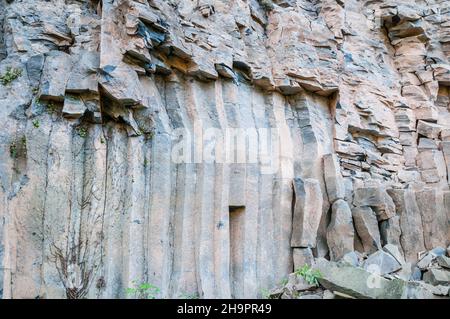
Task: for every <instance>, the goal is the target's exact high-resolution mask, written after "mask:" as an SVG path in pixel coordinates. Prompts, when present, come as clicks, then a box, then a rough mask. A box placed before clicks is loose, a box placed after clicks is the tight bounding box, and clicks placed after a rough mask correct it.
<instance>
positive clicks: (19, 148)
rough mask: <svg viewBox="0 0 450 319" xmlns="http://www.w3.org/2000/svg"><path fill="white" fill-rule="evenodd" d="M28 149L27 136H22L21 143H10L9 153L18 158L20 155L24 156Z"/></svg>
mask: <svg viewBox="0 0 450 319" xmlns="http://www.w3.org/2000/svg"><path fill="white" fill-rule="evenodd" d="M26 151H27V138H26V137H25V136H22V138H21V139H20V143H18V142H12V143H11V144H10V145H9V155H10V156H11V158H18V157H19V156H23V155H24V154H26Z"/></svg>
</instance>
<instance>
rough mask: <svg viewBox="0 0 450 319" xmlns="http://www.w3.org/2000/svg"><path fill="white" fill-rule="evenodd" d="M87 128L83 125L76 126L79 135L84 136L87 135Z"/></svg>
mask: <svg viewBox="0 0 450 319" xmlns="http://www.w3.org/2000/svg"><path fill="white" fill-rule="evenodd" d="M87 133H88V132H87V129H86V128H85V127H78V128H77V134H78V136H79V137H82V138H85V137H86V136H87Z"/></svg>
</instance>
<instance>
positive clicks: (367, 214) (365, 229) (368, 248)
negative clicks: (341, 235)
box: [352, 206, 381, 254]
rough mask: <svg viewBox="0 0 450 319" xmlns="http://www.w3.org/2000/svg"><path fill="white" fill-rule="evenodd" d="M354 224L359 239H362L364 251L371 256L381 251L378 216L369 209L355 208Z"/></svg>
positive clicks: (353, 212) (364, 207)
mask: <svg viewBox="0 0 450 319" xmlns="http://www.w3.org/2000/svg"><path fill="white" fill-rule="evenodd" d="M352 216H353V223H354V225H355V229H356V232H357V233H358V236H359V238H361V241H362V244H363V246H364V251H365V252H366V253H368V254H371V253H373V252H375V251H377V250H379V249H381V239H380V231H379V229H378V221H377V216H376V215H375V213H374V211H373V210H372V209H371V208H370V207H368V206H363V207H355V208H353V209H352Z"/></svg>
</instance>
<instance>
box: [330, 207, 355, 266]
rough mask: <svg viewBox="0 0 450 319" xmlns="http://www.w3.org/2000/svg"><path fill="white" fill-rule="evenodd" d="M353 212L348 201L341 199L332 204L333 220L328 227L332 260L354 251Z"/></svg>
mask: <svg viewBox="0 0 450 319" xmlns="http://www.w3.org/2000/svg"><path fill="white" fill-rule="evenodd" d="M354 236H355V230H354V228H353V221H352V212H351V210H350V207H349V206H348V204H347V202H346V201H344V200H342V199H340V200H337V201H336V202H334V204H333V206H332V213H331V221H330V224H329V225H328V228H327V243H328V247H329V248H330V258H331V260H339V259H341V258H342V257H343V256H344V255H345V254H346V253H349V252H352V251H353V237H354Z"/></svg>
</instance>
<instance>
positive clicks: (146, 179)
mask: <svg viewBox="0 0 450 319" xmlns="http://www.w3.org/2000/svg"><path fill="white" fill-rule="evenodd" d="M449 23H450V11H449V10H448V8H446V3H445V1H442V0H427V1H415V2H411V1H409V2H408V1H401V2H399V1H397V2H395V1H388V0H383V1H357V0H347V1H334V0H333V1H331V0H317V1H254V0H252V1H241V0H230V1H209V0H208V1H181V0H171V1H164V0H153V1H142V0H115V1H112V0H107V1H106V0H104V1H97V0H96V1H66V0H52V1H5V0H0V106H1V107H0V127H1V128H2V129H1V130H0V203H1V204H0V295H1V294H2V292H3V296H2V297H4V298H62V297H70V298H74V297H76V298H82V297H88V298H121V297H125V296H126V295H125V289H124V288H127V287H130V286H132V285H133V281H137V282H138V283H143V282H148V283H151V284H152V285H155V286H157V287H158V288H159V289H160V292H159V294H158V295H157V296H156V297H164V298H170V297H183V296H185V295H192V296H199V297H206V298H207V297H221V298H229V297H236V298H240V297H247V298H253V297H261V293H260V292H261V291H263V290H264V289H266V288H268V287H271V286H272V285H273V284H274V283H276V282H279V281H280V280H281V279H283V277H285V276H287V275H288V274H289V273H290V272H291V271H292V268H293V263H294V264H295V266H296V267H297V266H299V264H302V263H308V264H309V263H312V262H313V261H312V256H313V254H314V255H316V256H328V251H330V257H331V258H332V259H339V258H342V259H343V261H344V262H346V265H347V266H348V265H349V264H350V265H355V266H356V265H359V264H360V262H361V259H362V256H364V254H360V252H361V253H362V252H363V251H364V250H365V251H367V252H372V251H374V250H375V248H380V241H381V244H383V245H384V247H383V249H384V250H383V251H384V252H385V253H386V254H390V255H392V256H393V258H395V259H396V260H397V261H398V262H400V263H401V261H400V260H399V259H400V256H401V255H404V256H405V258H406V260H407V263H405V266H404V267H403V268H402V269H401V270H399V271H397V272H395V273H392V274H388V275H389V277H395V276H399V277H400V276H402V278H408V277H414V278H416V279H420V270H419V272H417V269H418V268H415V266H414V265H415V263H416V261H417V259H418V258H419V257H422V256H424V254H423V252H424V251H426V249H428V250H429V249H431V248H433V250H432V252H429V253H428V254H426V255H425V256H424V257H423V258H422V259H421V260H420V261H419V263H418V264H417V265H418V266H419V267H420V269H422V270H423V271H424V272H425V271H431V269H438V268H439V267H443V266H440V265H445V264H446V263H445V261H446V260H445V259H443V258H439V259H438V258H437V254H441V255H442V254H443V251H444V249H443V248H440V249H437V248H436V247H435V246H436V245H440V246H442V247H448V245H449V244H450V242H449V234H450V223H448V221H449V220H450V191H448V189H449V188H448V181H449V180H450V178H449V176H450V175H449V171H450V170H449V167H450V165H449V163H450V159H449V158H450V156H449V153H450V151H449V145H448V143H449V142H450V112H449V109H450V88H449V87H450V63H449V61H450V60H449V57H450V49H449V44H450V41H449V39H450V28H449V27H448V26H449ZM230 133H231V134H230ZM234 133H236V134H238V135H239V134H240V135H241V136H235V137H232V138H230V139H228V140H227V138H229V137H231V136H230V135H233V134H234ZM241 133H242V134H241ZM211 135H214V136H213V137H211ZM230 142H231V143H230ZM234 142H236V145H238V146H237V148H238V149H239V150H238V152H236V153H237V154H233V155H231V154H225V155H230V156H229V157H227V156H225V155H224V157H226V159H225V160H224V159H223V158H222V159H221V155H223V154H222V153H226V152H223V151H224V147H225V146H229V144H233V143H234ZM194 143H195V145H193V144H194ZM213 146H214V147H213ZM212 148H214V150H212ZM242 150H243V152H241V153H245V154H239V153H240V152H239V151H242ZM201 151H203V152H201ZM234 155H236V156H234ZM242 155H243V156H242ZM230 158H234V159H233V160H232V163H230V161H229V159H230ZM181 159H182V160H181ZM294 177H301V178H302V179H303V182H304V185H301V183H299V181H298V180H297V179H296V180H294ZM293 180H294V182H293ZM293 183H294V189H293V187H292V184H293ZM294 190H295V193H294ZM386 190H387V191H386ZM441 192H442V193H441ZM441 194H443V196H441ZM442 197H443V199H442ZM293 203H295V204H294V205H293ZM331 205H332V208H331V211H330V212H329V207H330V206H331ZM351 211H353V219H354V221H355V223H354V224H355V225H352V212H351ZM362 211H365V212H370V214H368V215H366V214H362V213H361V212H362ZM373 213H374V214H375V215H376V219H377V220H375V219H374V215H373ZM293 219H295V221H293ZM377 222H378V223H379V233H380V237H381V238H380V239H381V240H380V239H378V235H377V234H378V231H377ZM353 227H355V228H356V230H357V232H358V235H359V236H354V229H353ZM360 241H361V242H362V243H360ZM390 244H392V245H396V246H397V248H398V252H397V250H396V249H394V248H393V247H392V246H390ZM353 245H354V247H353ZM314 246H315V248H313V247H314ZM328 246H329V247H328ZM354 249H356V250H359V252H356V251H353V250H354ZM375 254H378V255H382V256H385V254H384V253H379V252H375ZM369 258H370V257H369ZM386 258H387V259H389V260H390V261H392V259H391V258H389V257H386ZM372 259H376V258H375V257H372ZM70 260H80V262H81V265H82V267H81V268H82V269H80V270H79V271H80V272H81V274H79V273H75V272H76V271H78V268H77V267H73V265H70V264H69V263H68V261H70ZM394 264H395V263H394ZM439 270H441V269H439ZM346 271H347V270H346ZM361 271H363V269H359V270H356V272H355V277H359V278H362V277H364V276H366V275H367V273H361ZM411 273H412V274H411ZM338 274H340V272H338ZM346 274H347V275H348V274H350V270H349V271H348V272H347V273H346ZM73 275H76V276H75V277H77V278H78V276H79V275H81V278H83V285H81V286H80V287H75V288H74V289H65V287H67V285H66V284H67V281H68V280H69V279H70V278H71V277H72V276H73ZM431 275H432V273H431V272H430V274H429V275H427V276H431ZM68 277H69V278H68ZM435 277H436V276H435ZM405 280H406V279H405ZM330 281H331V280H330ZM397 283H398V281H397ZM391 284H392V283H387V282H386V281H383V286H384V287H385V288H386V289H387V291H385V290H382V291H377V292H376V293H375V294H371V292H366V291H365V290H364V289H359V288H357V289H356V288H355V289H356V291H357V293H355V294H353V295H352V296H351V297H353V296H358V297H362V296H365V297H379V296H381V295H382V294H386V295H387V296H389V297H392V296H394V295H395V296H399V294H392V291H389V289H391V288H393V287H391ZM416 284H417V285H416ZM422 284H423V283H414V285H411V283H407V284H406V286H407V287H406V288H405V289H404V291H403V292H404V294H402V296H404V295H406V296H407V297H410V296H413V297H420V296H421V297H424V296H426V292H427V291H428V292H429V290H430V289H432V290H433V293H434V294H441V295H442V294H445V292H446V290H445V289H443V288H440V287H439V286H432V288H429V287H428V288H427V286H424V287H422V286H421V285H422ZM339 286H342V285H341V284H339ZM344 286H345V285H344ZM428 286H429V285H428ZM336 287H337V285H336ZM347 288H349V287H347ZM347 288H345V287H344V290H345V291H347V290H346V289H347ZM394 288H395V287H394ZM318 290H319V292H318V293H317V294H316V295H315V296H314V295H311V294H308V295H306V296H301V297H302V298H312V297H317V295H320V296H321V295H325V293H323V292H321V291H320V290H321V288H319V289H318ZM345 291H343V290H340V291H336V295H338V294H339V295H340V296H344V295H347V296H348V294H349V293H350V294H351V291H353V289H352V288H349V289H348V291H347V292H348V293H347V294H346V293H345ZM424 291H425V292H424ZM308 293H309V291H308ZM447 293H448V290H447ZM327 295H328V296H334V294H333V293H332V292H328V293H327ZM285 297H286V295H285Z"/></svg>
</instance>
